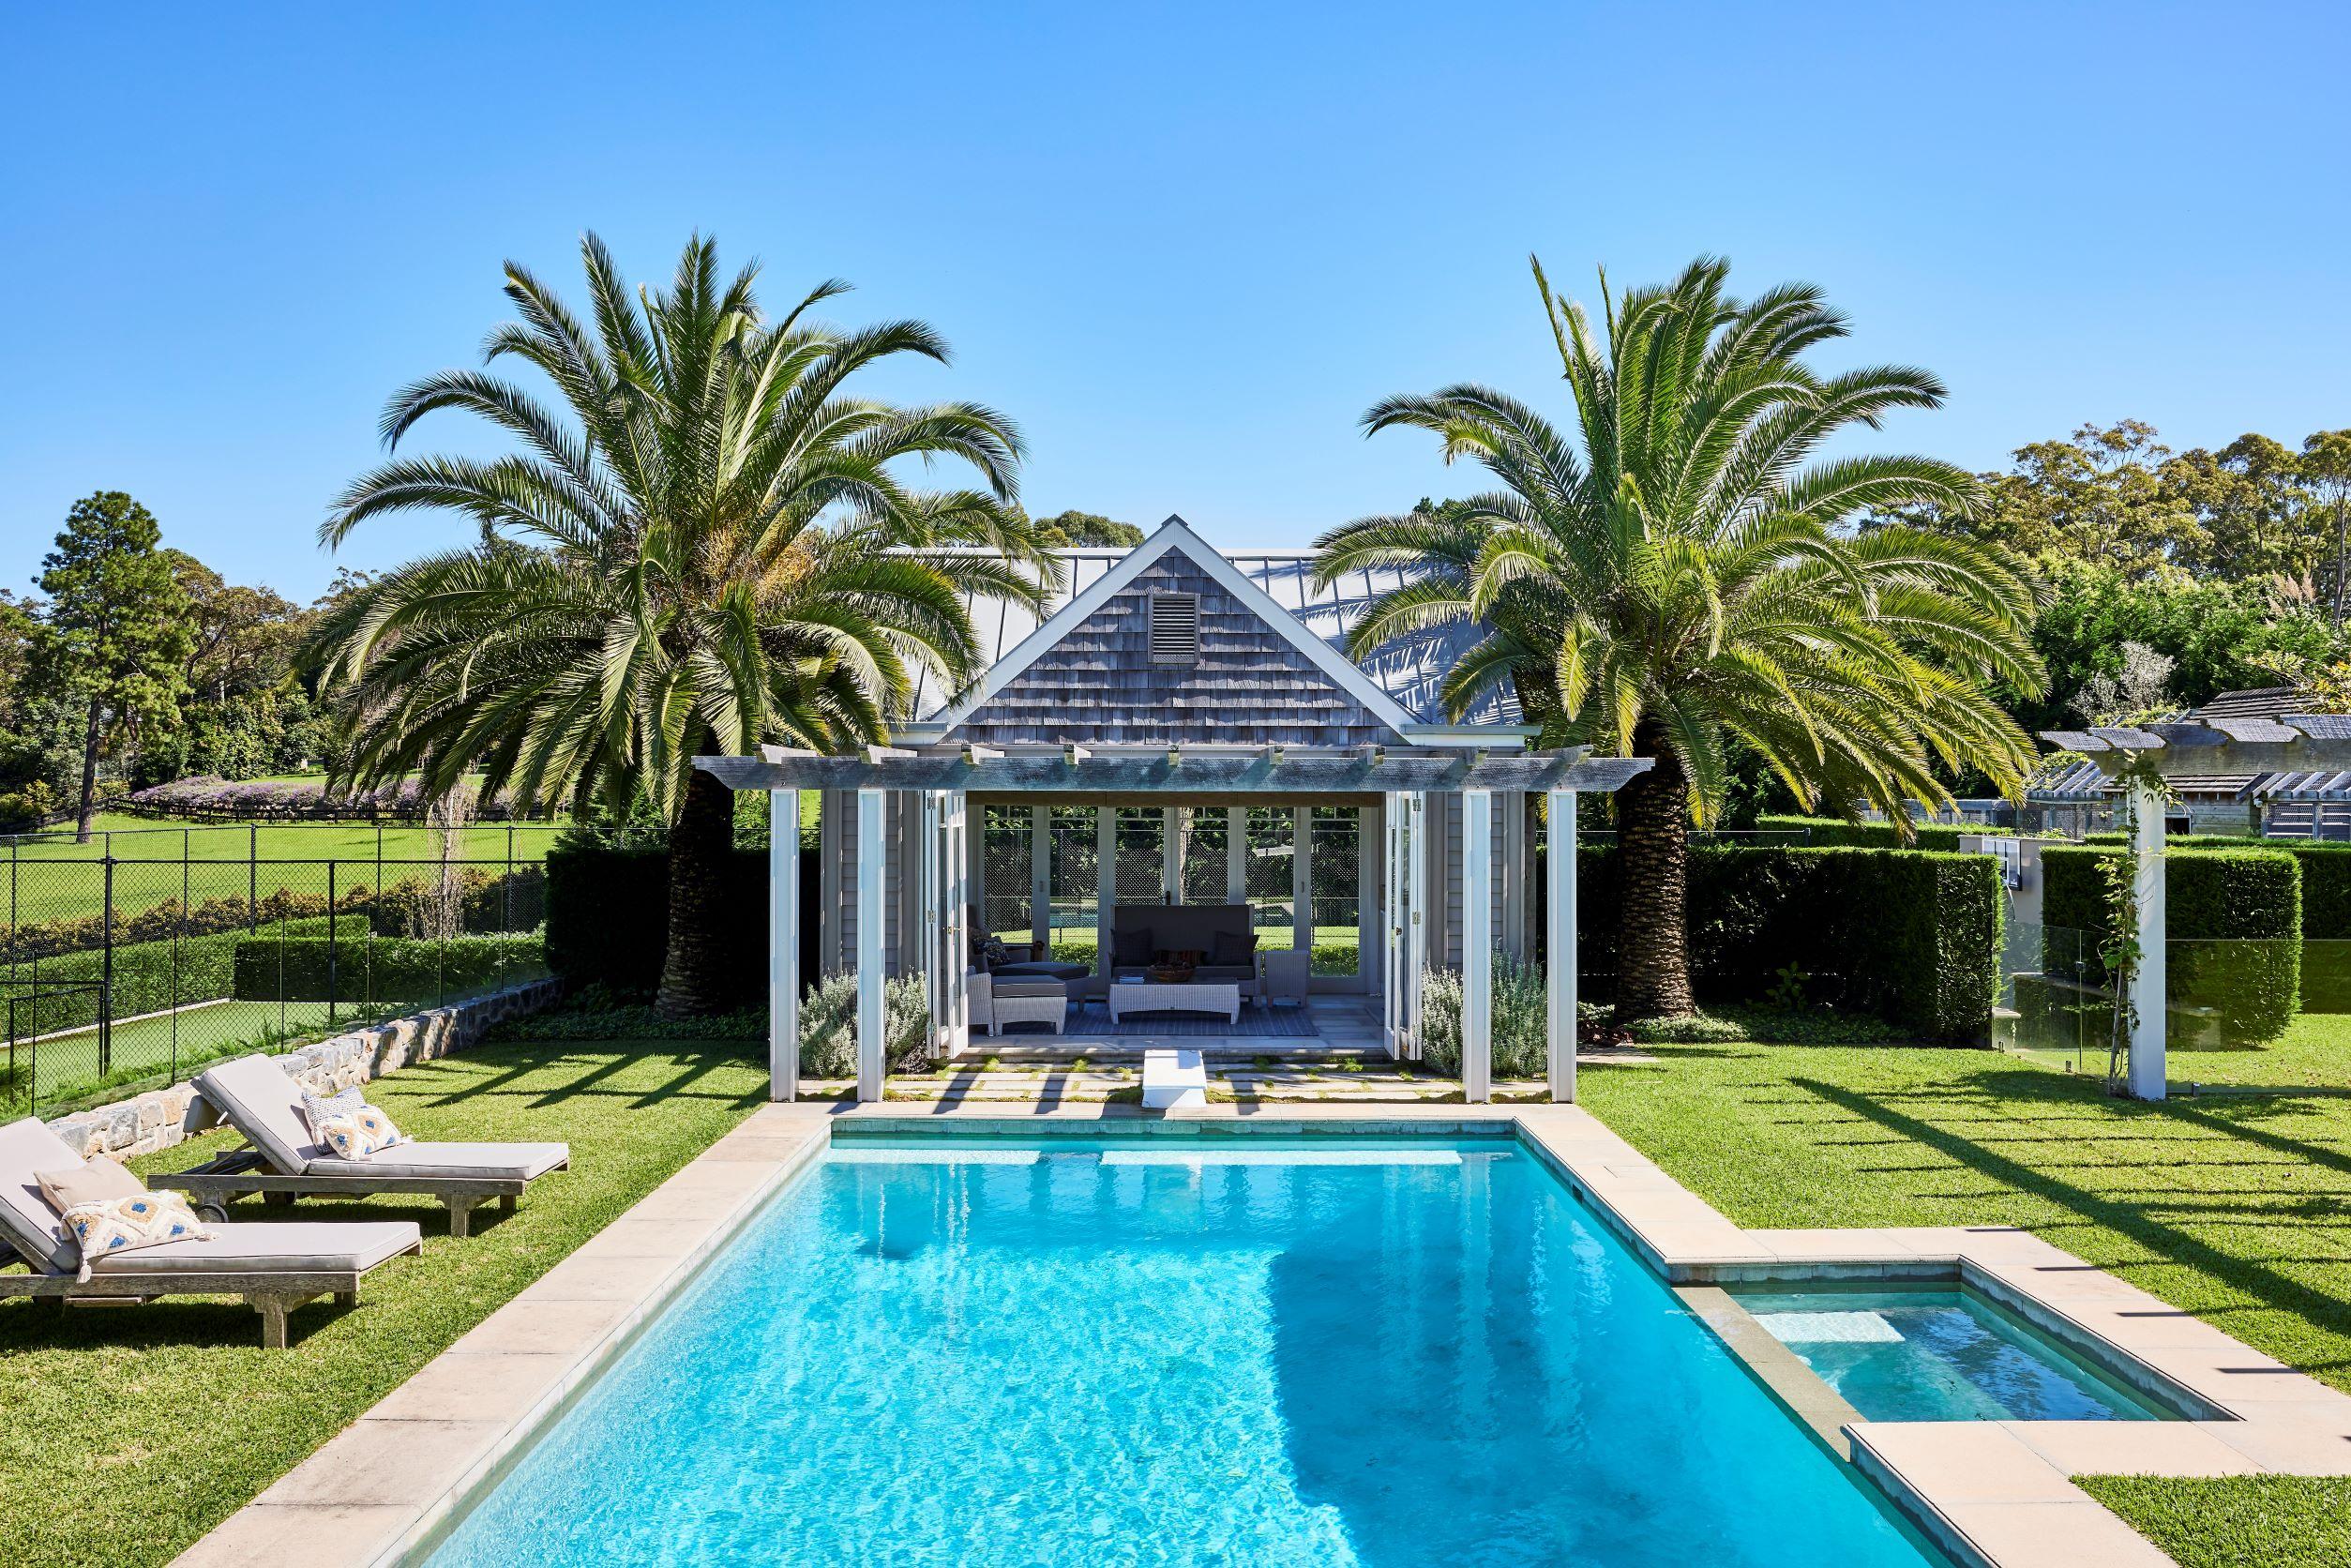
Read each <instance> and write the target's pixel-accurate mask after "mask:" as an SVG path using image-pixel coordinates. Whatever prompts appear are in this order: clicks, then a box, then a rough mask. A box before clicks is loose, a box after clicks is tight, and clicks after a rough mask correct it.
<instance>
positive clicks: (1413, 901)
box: [1404, 790, 1429, 1062]
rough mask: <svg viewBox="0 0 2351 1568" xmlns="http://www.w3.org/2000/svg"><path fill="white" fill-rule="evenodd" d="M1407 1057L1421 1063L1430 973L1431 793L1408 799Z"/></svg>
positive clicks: (1417, 792) (1415, 794)
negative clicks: (1425, 980)
mask: <svg viewBox="0 0 2351 1568" xmlns="http://www.w3.org/2000/svg"><path fill="white" fill-rule="evenodd" d="M1404 801H1405V843H1404V882H1405V892H1404V918H1405V928H1404V1054H1405V1056H1406V1057H1407V1058H1408V1059H1409V1060H1410V1061H1413V1062H1418V1061H1419V1060H1420V1059H1421V981H1422V978H1423V977H1424V975H1426V974H1427V972H1428V933H1429V926H1428V919H1427V914H1426V912H1427V909H1428V849H1427V846H1428V793H1427V792H1426V791H1424V790H1414V791H1412V792H1410V793H1409V794H1407V795H1406V796H1405V797H1404Z"/></svg>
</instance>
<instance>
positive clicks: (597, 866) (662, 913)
mask: <svg viewBox="0 0 2351 1568" xmlns="http://www.w3.org/2000/svg"><path fill="white" fill-rule="evenodd" d="M822 875H823V868H822V867H821V863H820V862H819V860H818V857H817V856H816V855H815V854H813V853H810V852H806V845H805V843H804V845H803V852H802V854H801V856H800V911H801V918H800V972H801V974H802V975H803V976H804V977H806V978H807V979H810V980H813V979H814V977H815V975H816V972H817V968H818V965H817V952H818V944H817V908H818V903H819V897H820V895H819V888H820V887H821V882H820V878H821V876H822ZM718 917H719V918H718V922H717V925H718V929H719V930H720V931H721V932H722V933H724V937H725V944H726V951H725V952H724V953H723V954H722V955H721V957H722V959H723V962H724V964H725V967H726V972H728V973H730V974H735V975H739V976H741V977H742V983H741V987H740V990H739V994H738V995H736V996H735V997H732V998H731V999H729V1000H731V1001H733V1002H736V1003H742V1004H746V1005H748V1004H752V1003H764V1002H765V1001H766V1000H767V852H766V851H765V850H737V851H735V852H734V856H733V859H732V860H731V862H730V864H729V866H728V867H727V872H726V879H725V882H724V883H723V884H722V893H721V897H720V900H719V909H718ZM669 939H670V854H669V851H668V850H666V849H661V848H630V847H621V846H614V845H610V844H599V843H594V842H585V841H580V840H570V841H566V842H564V843H559V844H557V845H555V846H554V847H553V848H552V849H550V850H549V851H548V852H547V967H548V968H549V969H550V970H552V971H554V972H555V973H556V974H558V975H560V976H562V977H563V978H564V979H565V980H566V981H569V982H571V983H572V984H574V985H586V984H589V983H591V982H595V983H600V984H601V985H603V986H604V987H605V988H607V989H608V990H610V991H611V992H612V993H613V994H614V995H616V996H621V997H644V996H651V995H652V994H653V993H654V991H655V990H656V989H657V988H659V986H660V984H661V956H662V953H663V951H664V949H665V948H667V946H668V945H669Z"/></svg>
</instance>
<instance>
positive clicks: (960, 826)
mask: <svg viewBox="0 0 2351 1568" xmlns="http://www.w3.org/2000/svg"><path fill="white" fill-rule="evenodd" d="M940 817H941V819H942V835H941V837H942V838H943V840H944V844H943V852H942V859H943V861H944V862H945V865H946V867H947V918H946V933H945V941H944V943H943V945H944V947H945V949H946V951H945V953H944V955H943V956H942V957H943V959H944V968H945V972H946V976H947V1018H946V1025H947V1054H948V1055H950V1056H960V1055H962V1054H963V1052H964V1051H965V1050H967V1049H969V1048H971V1044H972V983H971V980H970V977H969V971H970V969H971V967H972V881H971V877H972V854H971V841H972V839H973V838H975V837H978V836H977V835H975V834H973V833H972V807H971V797H970V796H969V795H967V794H965V793H964V792H962V791H961V790H947V791H944V792H942V793H941V796H940Z"/></svg>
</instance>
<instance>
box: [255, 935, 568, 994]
mask: <svg viewBox="0 0 2351 1568" xmlns="http://www.w3.org/2000/svg"><path fill="white" fill-rule="evenodd" d="M545 963H546V944H545V943H544V942H542V940H541V939H540V938H539V937H538V936H537V934H536V933H533V932H501V933H499V934H498V935H496V936H484V937H451V938H449V939H448V940H447V941H445V942H436V941H432V940H430V939H425V938H412V937H369V938H366V939H364V940H361V941H357V942H348V941H337V942H328V941H327V939H326V938H325V937H324V936H323V935H322V936H318V937H310V938H300V939H292V940H288V941H284V942H279V941H276V940H274V939H271V938H268V937H257V938H253V939H250V940H249V941H245V942H238V943H237V944H236V957H235V964H236V973H235V985H236V990H235V995H236V999H237V1000H238V1001H239V1002H326V1001H329V1000H333V1001H338V1002H347V1003H353V1004H354V1005H367V1004H371V1003H382V1002H398V1003H438V1002H439V1001H440V1000H441V999H442V998H443V997H445V996H457V995H462V994H464V993H466V992H469V991H477V990H484V989H488V988H492V987H494V986H498V985H501V984H505V983H506V982H508V981H510V980H520V979H522V978H523V977H525V976H526V975H531V974H536V973H538V972H541V971H542V970H543V969H544V968H545ZM330 965H331V969H330Z"/></svg>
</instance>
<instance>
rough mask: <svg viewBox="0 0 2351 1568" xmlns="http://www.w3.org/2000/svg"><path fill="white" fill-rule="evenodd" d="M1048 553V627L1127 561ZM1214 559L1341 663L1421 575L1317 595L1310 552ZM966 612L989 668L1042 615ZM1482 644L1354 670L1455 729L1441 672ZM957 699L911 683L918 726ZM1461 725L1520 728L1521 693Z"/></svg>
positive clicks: (1487, 704)
mask: <svg viewBox="0 0 2351 1568" xmlns="http://www.w3.org/2000/svg"><path fill="white" fill-rule="evenodd" d="M1053 553H1054V554H1055V555H1057V556H1059V557H1060V558H1061V561H1062V565H1063V567H1064V569H1065V575H1066V577H1067V579H1068V580H1067V581H1066V582H1065V583H1063V584H1062V588H1061V590H1060V591H1059V592H1058V593H1057V594H1055V595H1054V596H1053V597H1052V599H1051V601H1050V602H1049V603H1048V604H1047V606H1046V610H1045V618H1047V619H1049V618H1050V617H1051V616H1052V614H1053V613H1054V612H1055V611H1059V610H1060V609H1061V608H1062V606H1063V605H1065V604H1067V603H1068V602H1069V601H1070V600H1071V599H1073V598H1075V597H1077V596H1078V595H1079V594H1082V593H1084V592H1085V591H1086V590H1087V589H1088V588H1090V587H1092V586H1093V584H1094V583H1095V582H1097V581H1099V580H1101V579H1102V578H1103V577H1104V576H1106V575H1108V572H1109V570H1110V568H1111V567H1112V566H1115V565H1118V563H1119V562H1121V561H1123V560H1124V559H1125V558H1126V556H1127V555H1128V554H1129V553H1130V552H1129V551H1128V550H1123V549H1111V550H1056V551H1054V552H1053ZM1219 553H1220V554H1222V555H1223V556H1224V557H1225V559H1226V560H1228V561H1229V562H1231V563H1232V564H1233V565H1235V566H1237V567H1238V568H1240V570H1241V573H1242V575H1243V576H1244V577H1246V578H1248V579H1249V580H1250V581H1252V582H1254V583H1256V584H1257V585H1258V587H1259V588H1261V589H1263V590H1264V591H1265V593H1266V595H1267V596H1269V597H1271V598H1272V599H1273V602H1274V603H1275V604H1277V605H1279V606H1281V607H1282V608H1283V609H1284V610H1286V611H1289V612H1290V613H1291V614H1292V615H1295V616H1296V617H1298V619H1299V620H1300V621H1301V622H1302V623H1303V624H1304V626H1305V627H1306V629H1307V630H1308V631H1309V632H1311V633H1312V634H1313V635H1314V636H1315V637H1317V638H1319V639H1320V640H1321V641H1324V642H1327V643H1329V644H1330V645H1331V647H1333V648H1334V649H1335V650H1337V651H1338V652H1339V653H1340V654H1341V655H1342V656H1343V655H1345V653H1346V651H1347V635H1348V633H1349V631H1350V630H1351V629H1352V628H1353V627H1354V626H1355V625H1356V623H1357V622H1359V621H1361V620H1362V619H1363V618H1364V611H1367V610H1368V609H1369V608H1370V606H1371V604H1372V601H1373V600H1375V599H1377V598H1378V597H1379V596H1380V595H1382V594H1385V593H1389V592H1391V591H1393V590H1394V589H1396V588H1400V587H1402V586H1403V585H1404V584H1405V583H1407V582H1409V581H1410V580H1412V578H1413V577H1414V576H1415V575H1417V574H1416V573H1414V572H1413V571H1412V570H1411V569H1410V568H1406V567H1393V566H1391V567H1380V568H1377V569H1373V570H1366V571H1352V572H1349V573H1347V574H1346V575H1345V576H1344V577H1342V578H1341V579H1340V580H1338V581H1336V582H1334V583H1332V584H1331V585H1330V586H1329V587H1317V586H1316V585H1315V580H1314V568H1315V561H1316V556H1315V552H1314V551H1312V550H1220V551H1219ZM966 608H967V609H969V610H970V611H971V612H972V622H973V624H974V626H976V627H977V628H978V630H979V636H980V652H981V655H982V656H983V657H984V658H985V659H986V660H987V663H988V664H990V665H993V664H994V663H996V662H997V661H998V660H1000V659H1002V657H1003V656H1005V655H1006V654H1008V653H1010V652H1012V650H1013V649H1015V648H1017V647H1018V646H1020V644H1021V642H1022V641H1024V640H1026V639H1027V637H1028V636H1029V634H1030V633H1031V632H1033V631H1034V630H1036V628H1037V626H1039V625H1040V624H1041V622H1040V618H1039V617H1038V616H1036V615H1033V614H1032V613H1030V612H1029V611H1027V610H1025V609H1023V608H1022V607H1020V606H1018V605H1013V604H1007V603H1005V602H1003V601H1002V600H1001V599H984V600H979V601H976V602H974V601H970V600H967V601H966ZM1482 635H1483V631H1482V628H1480V627H1478V626H1471V625H1466V624H1464V625H1457V626H1441V627H1439V628H1437V629H1436V630H1433V631H1429V632H1424V633H1421V634H1419V635H1417V636H1413V637H1408V638H1402V639H1399V640H1397V641H1394V642H1393V643H1390V644H1389V645H1388V646H1387V647H1385V648H1383V649H1381V650H1380V651H1379V652H1378V653H1376V654H1374V655H1372V656H1370V657H1368V658H1365V659H1359V660H1357V661H1355V662H1356V663H1357V664H1358V665H1359V666H1360V667H1361V668H1362V669H1363V671H1364V673H1365V674H1367V675H1369V676H1370V677H1371V679H1372V681H1373V683H1374V684H1375V685H1377V686H1379V688H1380V689H1381V690H1382V691H1385V692H1386V693H1387V694H1388V695H1389V696H1390V697H1393V698H1394V699H1395V701H1397V702H1398V703H1400V704H1402V705H1403V707H1404V708H1405V709H1406V710H1407V711H1409V713H1410V714H1411V715H1412V716H1414V717H1415V718H1418V719H1420V720H1421V721H1422V722H1424V723H1428V724H1449V723H1454V722H1456V721H1455V720H1454V717H1453V716H1452V715H1450V714H1448V713H1446V712H1445V704H1444V701H1443V699H1442V698H1441V696H1440V695H1439V691H1440V688H1441V686H1442V685H1443V683H1444V678H1445V674H1446V672H1447V671H1450V670H1452V668H1453V667H1454V662H1455V661H1456V660H1458V659H1459V658H1460V657H1461V656H1462V655H1463V654H1464V653H1465V652H1467V651H1468V650H1469V647H1470V645H1471V644H1472V643H1474V642H1475V641H1477V640H1478V638H1479V637H1480V636H1482ZM955 696H956V693H954V692H945V691H942V690H940V688H939V683H938V682H937V680H935V679H934V678H933V677H932V676H931V674H930V672H929V671H923V672H921V674H920V675H918V676H917V678H916V682H915V687H914V702H913V714H914V716H915V719H916V720H917V721H918V722H920V721H924V720H928V719H933V718H936V717H938V716H940V715H941V714H942V713H943V712H944V711H945V710H946V709H947V708H948V706H949V705H950V702H951V700H952V699H953V698H954V697H955ZM1458 722H1460V723H1464V724H1518V723H1522V722H1524V720H1523V718H1522V716H1521V715H1520V713H1519V708H1518V698H1517V694H1516V693H1515V692H1509V691H1505V692H1503V693H1500V694H1499V695H1496V696H1491V697H1488V698H1486V699H1484V701H1481V702H1480V703H1479V704H1478V705H1477V707H1475V708H1474V709H1472V710H1471V711H1470V712H1469V714H1467V715H1465V716H1463V717H1462V718H1461V719H1460V720H1458Z"/></svg>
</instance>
